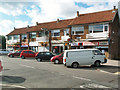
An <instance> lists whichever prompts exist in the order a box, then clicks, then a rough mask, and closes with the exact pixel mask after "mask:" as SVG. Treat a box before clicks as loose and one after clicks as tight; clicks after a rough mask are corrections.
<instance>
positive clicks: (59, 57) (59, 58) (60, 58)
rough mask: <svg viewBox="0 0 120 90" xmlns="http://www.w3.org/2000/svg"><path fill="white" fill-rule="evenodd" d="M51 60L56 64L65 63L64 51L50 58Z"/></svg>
mask: <svg viewBox="0 0 120 90" xmlns="http://www.w3.org/2000/svg"><path fill="white" fill-rule="evenodd" d="M50 61H51V62H54V64H58V63H63V53H61V54H59V55H57V56H54V57H52V58H51V59H50Z"/></svg>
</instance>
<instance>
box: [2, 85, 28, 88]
mask: <svg viewBox="0 0 120 90" xmlns="http://www.w3.org/2000/svg"><path fill="white" fill-rule="evenodd" d="M0 86H6V87H17V88H26V87H24V86H19V85H9V84H0Z"/></svg>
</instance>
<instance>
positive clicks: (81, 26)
mask: <svg viewBox="0 0 120 90" xmlns="http://www.w3.org/2000/svg"><path fill="white" fill-rule="evenodd" d="M77 31H78V32H79V31H80V32H83V33H79V34H77ZM71 34H72V35H84V25H80V26H73V27H72V30H71Z"/></svg>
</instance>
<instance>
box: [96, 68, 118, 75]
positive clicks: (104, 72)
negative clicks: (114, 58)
mask: <svg viewBox="0 0 120 90" xmlns="http://www.w3.org/2000/svg"><path fill="white" fill-rule="evenodd" d="M97 71H100V72H104V73H108V74H112V75H116V74H115V73H110V72H107V71H103V70H100V69H97Z"/></svg>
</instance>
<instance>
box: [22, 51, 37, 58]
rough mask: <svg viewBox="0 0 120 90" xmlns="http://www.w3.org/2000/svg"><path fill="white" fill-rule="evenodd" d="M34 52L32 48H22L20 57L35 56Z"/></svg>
mask: <svg viewBox="0 0 120 90" xmlns="http://www.w3.org/2000/svg"><path fill="white" fill-rule="evenodd" d="M35 54H36V53H35V52H33V51H32V50H23V51H22V52H21V53H20V57H21V58H22V59H25V58H26V57H27V58H28V57H29V58H32V57H35Z"/></svg>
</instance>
